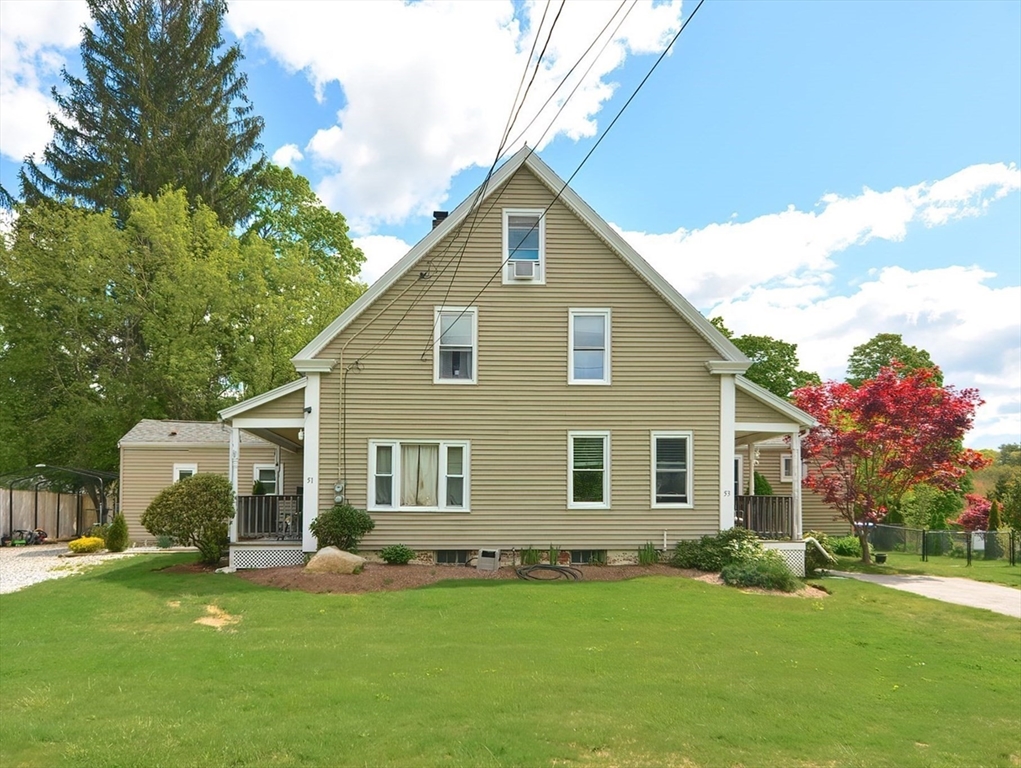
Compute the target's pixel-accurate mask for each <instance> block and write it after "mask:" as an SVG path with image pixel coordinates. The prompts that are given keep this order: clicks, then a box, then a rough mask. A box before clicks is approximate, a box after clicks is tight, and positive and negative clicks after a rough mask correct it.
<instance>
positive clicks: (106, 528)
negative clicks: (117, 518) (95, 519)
mask: <svg viewBox="0 0 1021 768" xmlns="http://www.w3.org/2000/svg"><path fill="white" fill-rule="evenodd" d="M109 532H110V523H93V524H92V525H91V526H89V529H88V530H87V531H86V532H85V535H86V536H92V537H97V538H100V539H102V540H103V544H104V545H105V544H106V537H107V534H109Z"/></svg>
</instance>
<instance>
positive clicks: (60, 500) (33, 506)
mask: <svg viewBox="0 0 1021 768" xmlns="http://www.w3.org/2000/svg"><path fill="white" fill-rule="evenodd" d="M98 519H99V515H98V514H96V507H95V505H94V504H93V503H92V499H91V498H89V496H88V494H85V493H83V494H80V495H79V494H77V493H55V492H53V491H43V490H39V491H38V492H37V491H34V490H27V491H26V490H20V491H19V490H13V491H11V490H8V489H7V488H0V534H2V535H4V536H9V535H10V532H11V530H12V529H13V530H15V531H17V530H34V529H35V528H42V529H43V530H44V531H46V533H48V534H49V536H50V538H51V539H69V538H72V537H74V536H77V535H79V534H82V533H84V532H85V531H87V530H88V529H89V527H90V526H92V525H93V524H95V523H96V522H97V521H98Z"/></svg>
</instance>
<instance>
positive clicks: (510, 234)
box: [503, 208, 546, 285]
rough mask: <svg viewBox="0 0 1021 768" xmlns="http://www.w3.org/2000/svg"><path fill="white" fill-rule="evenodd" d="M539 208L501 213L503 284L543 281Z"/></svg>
mask: <svg viewBox="0 0 1021 768" xmlns="http://www.w3.org/2000/svg"><path fill="white" fill-rule="evenodd" d="M543 213H544V211H543V210H542V209H537V210H522V209H511V208H505V209H504V211H503V261H504V270H503V282H504V284H505V285H517V284H528V283H540V284H541V283H545V282H546V231H545V217H544V216H543Z"/></svg>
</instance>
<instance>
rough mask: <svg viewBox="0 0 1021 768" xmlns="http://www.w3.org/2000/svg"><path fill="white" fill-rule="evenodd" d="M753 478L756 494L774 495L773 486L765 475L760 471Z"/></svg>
mask: <svg viewBox="0 0 1021 768" xmlns="http://www.w3.org/2000/svg"><path fill="white" fill-rule="evenodd" d="M753 480H754V483H753V486H754V491H755V495H756V496H772V495H773V486H771V485H770V484H769V480H767V479H766V476H765V475H763V474H761V473H760V472H756V473H755V474H754V476H753Z"/></svg>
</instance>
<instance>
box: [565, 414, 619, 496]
mask: <svg viewBox="0 0 1021 768" xmlns="http://www.w3.org/2000/svg"><path fill="white" fill-rule="evenodd" d="M567 506H568V508H569V509H609V507H610V433H609V432H568V433H567Z"/></svg>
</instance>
